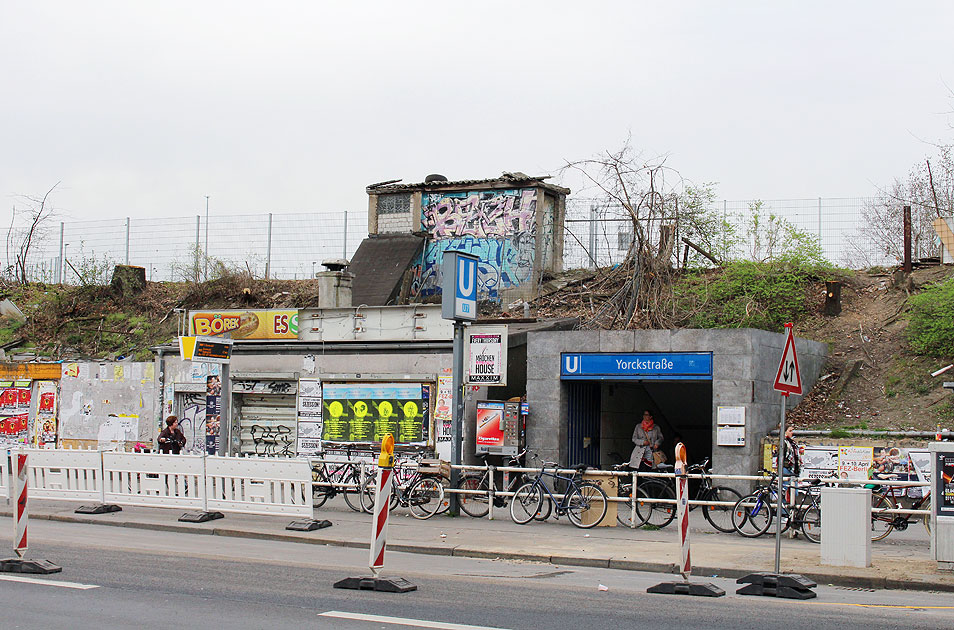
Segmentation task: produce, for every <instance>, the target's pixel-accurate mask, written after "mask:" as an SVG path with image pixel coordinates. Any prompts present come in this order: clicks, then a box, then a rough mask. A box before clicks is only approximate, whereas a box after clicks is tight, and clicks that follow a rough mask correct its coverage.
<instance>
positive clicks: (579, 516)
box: [563, 481, 609, 529]
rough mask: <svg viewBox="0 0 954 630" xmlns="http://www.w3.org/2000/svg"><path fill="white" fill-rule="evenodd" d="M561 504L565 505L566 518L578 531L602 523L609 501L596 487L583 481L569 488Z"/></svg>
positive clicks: (601, 490) (600, 489)
mask: <svg viewBox="0 0 954 630" xmlns="http://www.w3.org/2000/svg"><path fill="white" fill-rule="evenodd" d="M563 504H564V505H566V517H567V518H568V519H570V522H571V523H573V524H574V525H576V526H577V527H579V528H580V529H589V528H591V527H596V526H597V525H599V524H600V523H602V522H603V519H604V518H605V517H606V510H607V509H608V507H609V499H608V498H607V497H606V493H605V492H603V489H602V488H600V487H599V486H598V485H596V484H595V483H588V482H586V481H584V482H582V483H580V484H578V485H577V486H575V487H571V488H570V491H569V492H567V493H566V496H565V497H564V501H563Z"/></svg>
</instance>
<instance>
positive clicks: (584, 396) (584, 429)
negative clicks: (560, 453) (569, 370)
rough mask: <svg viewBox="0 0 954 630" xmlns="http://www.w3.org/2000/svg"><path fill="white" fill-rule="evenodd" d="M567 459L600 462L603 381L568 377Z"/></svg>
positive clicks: (589, 464)
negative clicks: (569, 379) (601, 385)
mask: <svg viewBox="0 0 954 630" xmlns="http://www.w3.org/2000/svg"><path fill="white" fill-rule="evenodd" d="M566 386H567V448H566V451H567V461H566V464H567V465H569V466H575V465H576V464H586V465H587V466H593V467H596V468H599V466H600V383H599V382H593V381H568V382H566Z"/></svg>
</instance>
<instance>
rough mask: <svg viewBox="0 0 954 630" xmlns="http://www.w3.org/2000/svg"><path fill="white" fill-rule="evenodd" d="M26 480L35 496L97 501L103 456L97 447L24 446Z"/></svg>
mask: <svg viewBox="0 0 954 630" xmlns="http://www.w3.org/2000/svg"><path fill="white" fill-rule="evenodd" d="M24 452H26V453H28V454H29V456H30V470H29V474H28V475H27V483H28V484H29V487H30V496H32V497H33V498H35V499H54V500H65V501H101V500H102V497H103V457H102V454H101V453H99V452H98V451H80V450H72V449H26V450H25V451H24Z"/></svg>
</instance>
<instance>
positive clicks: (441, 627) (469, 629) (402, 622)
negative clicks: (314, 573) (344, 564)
mask: <svg viewBox="0 0 954 630" xmlns="http://www.w3.org/2000/svg"><path fill="white" fill-rule="evenodd" d="M318 616H319V617H337V618H338V619H351V620H353V621H370V622H373V623H390V624H393V625H396V626H414V627H415V628H436V629H437V630H503V629H502V628H493V627H491V626H468V625H466V624H462V623H445V622H443V621H425V620H423V619H405V618H404V617H386V616H384V615H365V614H362V613H349V612H341V611H340V610H329V611H328V612H323V613H318Z"/></svg>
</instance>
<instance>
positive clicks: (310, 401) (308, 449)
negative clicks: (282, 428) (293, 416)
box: [297, 378, 322, 455]
mask: <svg viewBox="0 0 954 630" xmlns="http://www.w3.org/2000/svg"><path fill="white" fill-rule="evenodd" d="M297 406H298V454H299V455H317V454H318V453H320V452H321V428H322V413H321V412H322V406H321V381H320V380H319V379H317V378H303V379H299V381H298V403H297Z"/></svg>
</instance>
